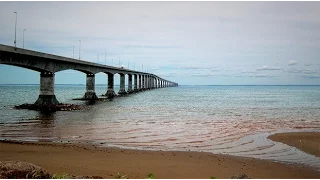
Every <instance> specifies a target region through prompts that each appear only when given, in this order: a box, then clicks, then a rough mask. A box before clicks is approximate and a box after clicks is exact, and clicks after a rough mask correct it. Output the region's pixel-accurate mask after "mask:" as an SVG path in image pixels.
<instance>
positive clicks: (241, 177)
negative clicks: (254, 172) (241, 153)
mask: <svg viewBox="0 0 320 180" xmlns="http://www.w3.org/2000/svg"><path fill="white" fill-rule="evenodd" d="M231 179H251V178H250V177H249V176H247V175H246V174H240V175H235V176H232V177H231Z"/></svg>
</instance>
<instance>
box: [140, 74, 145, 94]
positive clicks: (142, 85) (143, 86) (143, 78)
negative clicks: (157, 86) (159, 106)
mask: <svg viewBox="0 0 320 180" xmlns="http://www.w3.org/2000/svg"><path fill="white" fill-rule="evenodd" d="M141 79H142V81H141V91H144V88H145V83H144V80H145V76H144V75H141Z"/></svg>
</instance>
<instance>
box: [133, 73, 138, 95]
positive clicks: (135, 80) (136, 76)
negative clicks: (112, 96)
mask: <svg viewBox="0 0 320 180" xmlns="http://www.w3.org/2000/svg"><path fill="white" fill-rule="evenodd" d="M133 76H134V83H133V84H134V85H133V92H137V91H138V79H137V78H138V75H136V74H134V75H133Z"/></svg>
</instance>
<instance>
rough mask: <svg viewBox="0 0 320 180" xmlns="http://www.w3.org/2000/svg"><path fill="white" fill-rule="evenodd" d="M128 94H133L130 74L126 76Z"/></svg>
mask: <svg viewBox="0 0 320 180" xmlns="http://www.w3.org/2000/svg"><path fill="white" fill-rule="evenodd" d="M128 93H133V90H132V74H128Z"/></svg>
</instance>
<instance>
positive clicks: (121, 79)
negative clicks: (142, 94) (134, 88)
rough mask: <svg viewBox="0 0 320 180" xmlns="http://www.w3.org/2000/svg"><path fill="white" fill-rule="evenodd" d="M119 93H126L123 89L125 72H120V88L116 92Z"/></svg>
mask: <svg viewBox="0 0 320 180" xmlns="http://www.w3.org/2000/svg"><path fill="white" fill-rule="evenodd" d="M118 94H119V95H125V94H127V92H126V90H125V74H120V90H119V92H118Z"/></svg>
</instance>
